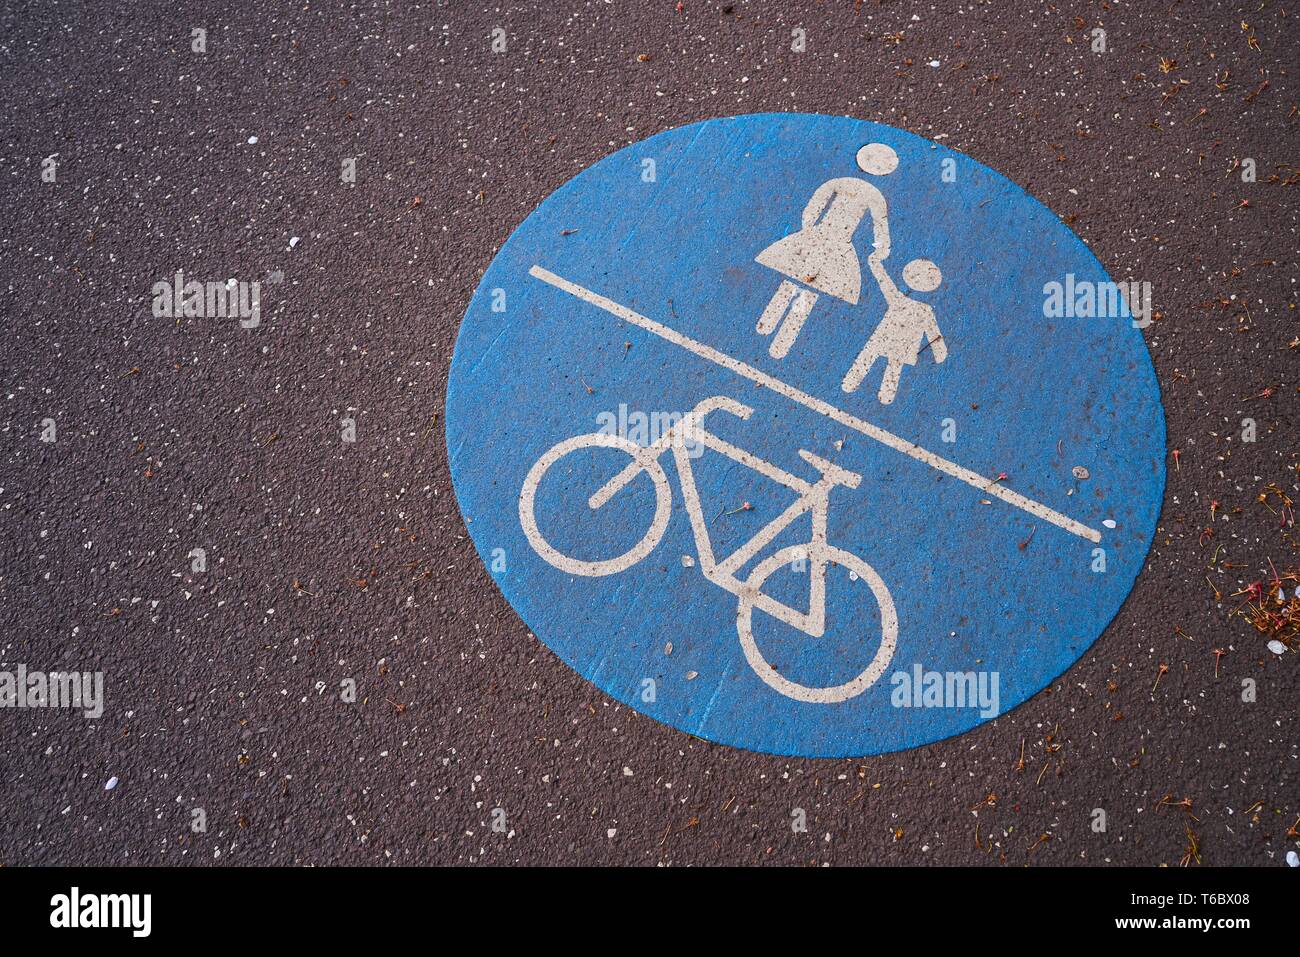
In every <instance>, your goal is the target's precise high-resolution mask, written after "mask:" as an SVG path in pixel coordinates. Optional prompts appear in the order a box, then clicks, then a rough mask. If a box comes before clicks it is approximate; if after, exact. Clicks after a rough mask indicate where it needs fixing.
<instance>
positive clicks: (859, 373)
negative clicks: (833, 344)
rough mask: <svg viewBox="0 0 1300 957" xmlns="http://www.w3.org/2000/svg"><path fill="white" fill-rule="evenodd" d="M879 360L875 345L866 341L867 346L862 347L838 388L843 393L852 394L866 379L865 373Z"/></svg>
mask: <svg viewBox="0 0 1300 957" xmlns="http://www.w3.org/2000/svg"><path fill="white" fill-rule="evenodd" d="M879 358H880V352H879V350H878V349H877V348H876V345H875V344H874V343H873V342H872V341H871V340H867V344H866V345H865V346H863V347H862V351H861V352H859V353H858V357H857V358H856V359H854V360H853V365H851V366H850V367H849V371H848V372H846V373H845V374H844V381H843V382H841V383H840V388H841V389H843V390H844V391H845V392H852V391H854V390H855V389H857V387H858V386H860V385H862V380H863V379H865V378H866V377H867V373H868V372H870V371H871V367H872V366H873V365H875V364H876V360H877V359H879Z"/></svg>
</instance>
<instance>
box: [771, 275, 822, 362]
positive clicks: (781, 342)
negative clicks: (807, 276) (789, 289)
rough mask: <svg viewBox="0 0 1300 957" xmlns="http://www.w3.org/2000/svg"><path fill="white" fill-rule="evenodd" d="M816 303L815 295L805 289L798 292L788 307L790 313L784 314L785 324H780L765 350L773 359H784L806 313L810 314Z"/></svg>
mask: <svg viewBox="0 0 1300 957" xmlns="http://www.w3.org/2000/svg"><path fill="white" fill-rule="evenodd" d="M816 301H817V293H815V292H811V291H809V290H807V289H800V290H799V296H798V298H796V299H795V301H794V303H793V304H792V305H791V306H790V311H789V312H787V313H786V314H785V322H783V323H781V328H780V329H778V330H777V331H776V336H775V338H773V339H772V345H771V347H770V348H769V349H768V350H767V351H768V352H770V353H771V354H772V358H773V359H784V358H785V354H786V353H787V352H789V351H790V347H791V346H792V345H794V340H795V339H796V338H798V336H799V330H800V329H802V328H803V324H804V322H805V321H806V320H807V318H808V313H810V312H812V307H813V303H815V302H816Z"/></svg>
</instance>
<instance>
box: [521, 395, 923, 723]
mask: <svg viewBox="0 0 1300 957" xmlns="http://www.w3.org/2000/svg"><path fill="white" fill-rule="evenodd" d="M719 409H720V410H722V411H724V412H728V413H730V414H732V415H734V416H737V417H738V418H740V419H742V420H744V419H748V418H749V417H750V415H752V414H753V411H754V410H753V409H752V408H750V407H749V406H747V405H743V404H742V403H740V402H737V401H735V400H734V399H730V398H728V397H726V396H714V397H712V398H709V399H705V400H703V401H702V402H700V403H699V404H698V405H696V407H695V408H694V409H692V410H691V411H690V412H689V413H688V414H687V415H685V416H684V417H683V418H682V420H681V422H680V423H678V424H677V425H676V426H674V427H673V428H672V429H670V430H669V431H668V432H666V433H664V434H663V435H662V436H660V437H659V439H658V440H657V441H655V442H654V443H653V444H651V445H648V446H642V445H637V444H636V443H635V442H632V441H631V440H629V439H626V438H623V437H621V436H617V435H610V434H607V433H602V432H596V433H591V434H589V435H577V436H574V437H573V438H571V439H565V440H564V441H562V442H559V443H558V444H556V445H555V446H553V447H552V448H551V449H550V450H549V451H547V452H546V453H544V454H543V455H542V457H541V458H540V459H538V460H537V462H536V463H534V465H533V467H532V468H531V469H530V470H529V472H528V475H527V477H526V478H525V479H524V485H523V489H522V490H521V492H520V495H519V521H520V524H521V525H522V526H523V530H524V534H525V535H526V536H527V538H528V541H529V543H530V544H531V545H532V546H533V548H534V549H536V551H537V553H538V554H539V555H541V556H542V558H544V559H545V560H546V561H547V562H549V563H550V564H551V565H553V566H555V567H556V568H558V569H560V570H561V571H565V572H569V573H570V574H574V575H586V576H599V575H613V574H615V573H617V572H621V571H625V570H627V569H628V568H631V567H632V566H633V565H635V564H636V563H637V562H639V561H641V559H643V558H645V557H646V556H647V555H649V554H650V553H651V552H652V551H654V549H655V547H656V546H657V545H658V544H659V542H660V540H661V539H662V538H663V535H664V531H665V530H666V529H667V528H668V520H669V518H670V515H671V511H672V490H671V488H670V487H669V485H668V477H667V475H665V474H664V470H663V466H662V465H660V463H659V457H660V456H661V455H662V454H663V452H664V451H665V450H666V449H669V448H671V449H672V453H673V462H674V464H675V465H676V466H677V474H678V479H679V481H680V482H681V486H682V497H683V498H684V499H685V502H686V511H687V513H688V515H689V516H690V520H691V531H692V533H693V534H694V537H695V548H696V551H697V552H698V553H699V565H700V571H701V572H703V574H704V577H705V578H706V579H707V580H708V581H711V582H713V583H714V584H715V585H718V586H720V587H721V588H723V589H725V590H726V591H728V592H730V593H731V594H733V595H735V596H736V597H737V599H738V600H739V601H738V605H737V614H736V628H737V631H738V632H739V636H740V645H741V648H742V649H743V650H744V652H745V658H746V660H747V661H748V662H749V665H750V667H751V668H753V669H754V673H755V674H757V675H758V677H759V678H761V679H762V680H763V681H764V682H765V683H766V684H767V685H768V686H769V687H771V688H773V689H775V690H776V691H778V692H780V693H781V694H783V695H785V696H786V697H789V698H794V699H795V700H797V701H804V702H809V703H814V704H834V703H836V702H840V701H847V700H848V699H849V698H853V697H855V696H856V695H859V694H861V693H862V692H863V691H865V690H866V689H867V688H870V687H871V686H872V685H873V684H874V683H875V682H876V680H877V679H878V678H879V677H880V676H881V675H882V674H883V673H884V670H885V668H886V667H887V666H888V665H889V662H890V659H892V658H893V656H894V648H895V645H896V644H897V641H898V615H897V612H896V611H895V609H894V600H893V598H892V596H891V595H890V594H889V589H888V588H886V587H885V583H884V581H882V580H881V578H880V576H879V575H878V574H877V573H876V570H875V569H874V568H872V567H871V566H870V565H868V564H867V563H866V562H864V561H863V560H862V559H861V558H859V557H858V556H856V555H853V554H851V553H850V552H847V551H845V550H843V549H841V548H836V547H835V546H833V545H830V544H828V543H827V541H826V525H827V514H828V512H829V510H830V492H831V489H832V488H834V487H835V486H837V485H843V486H844V487H846V488H857V487H858V485H859V483H860V482H861V481H862V476H860V475H857V474H856V473H854V472H850V471H848V470H846V469H842V468H840V467H839V466H837V465H835V464H834V463H831V462H828V461H826V460H825V459H823V458H820V457H818V456H816V455H814V454H813V453H811V452H809V451H807V450H805V449H800V450H799V455H800V456H801V457H802V458H803V460H804V461H805V462H807V463H808V464H810V465H812V466H813V467H814V468H816V469H817V470H818V471H819V472H820V473H821V477H820V478H819V479H817V481H815V482H811V483H810V482H807V481H805V480H803V479H801V478H799V477H798V476H796V475H792V474H790V473H789V472H786V471H785V470H783V469H781V468H779V467H777V466H776V465H773V464H772V463H771V462H767V461H764V460H763V459H760V458H758V457H757V456H755V455H753V454H751V453H749V452H747V451H745V450H744V449H741V448H737V447H736V446H734V445H731V444H730V443H728V442H725V441H723V440H722V439H720V438H718V437H717V436H716V435H713V434H712V433H710V432H708V431H706V430H705V429H704V427H703V425H702V420H703V418H704V417H705V416H706V415H708V414H709V413H710V412H713V411H715V410H719ZM682 436H685V437H687V438H688V441H689V442H692V443H698V444H701V445H703V446H704V447H705V448H708V449H712V450H713V451H715V452H720V453H721V454H722V455H725V456H726V457H727V458H729V459H732V460H734V461H736V462H739V463H741V464H742V465H744V466H746V467H747V468H750V469H753V470H754V471H756V472H758V473H760V474H761V475H764V476H766V477H767V478H769V479H771V480H772V481H774V482H777V483H779V484H781V485H784V486H786V487H787V488H789V489H792V490H793V491H794V492H795V493H796V494H797V497H796V499H795V501H794V504H792V505H791V506H790V507H789V508H787V509H786V510H785V511H784V512H782V513H781V514H780V515H779V516H777V518H775V519H773V520H772V521H771V522H769V523H768V524H767V525H765V526H764V527H763V528H762V529H760V530H759V531H758V533H757V534H755V535H754V537H753V538H751V539H750V540H749V541H748V542H746V543H744V544H743V545H741V546H740V547H739V548H738V549H737V550H736V551H735V552H733V553H732V554H731V555H730V556H727V557H725V558H724V559H723V560H722V561H717V560H716V559H715V556H714V553H713V543H712V541H711V540H710V537H709V530H708V527H707V525H706V524H705V520H704V512H703V509H702V507H701V505H700V497H699V494H698V491H697V489H696V485H695V476H694V472H693V471H692V468H691V455H690V452H689V451H688V450H687V448H686V443H685V442H683V441H681V437H682ZM591 448H612V449H620V450H621V451H623V452H626V453H627V454H628V455H629V456H631V458H632V461H631V462H630V463H628V465H627V466H626V467H625V468H624V469H623V470H622V471H621V472H619V473H618V474H617V475H615V476H614V477H613V478H611V479H610V480H609V481H608V482H606V483H605V484H604V485H602V486H601V487H600V488H599V489H597V490H596V492H595V493H594V494H593V495H592V496H591V497H590V498H589V499H588V500H587V504H588V506H589V507H590V508H592V509H593V510H594V509H599V508H600V507H601V506H603V505H605V504H606V503H607V502H609V501H610V499H612V498H613V497H614V496H615V495H616V494H618V492H619V491H620V490H621V489H623V488H625V487H626V486H627V485H629V484H630V483H631V482H632V481H633V480H634V479H635V478H637V476H639V475H640V474H641V473H643V472H644V473H645V474H646V475H647V476H649V477H650V480H651V482H653V483H654V488H655V513H654V518H653V519H652V521H651V522H650V528H649V530H648V531H646V533H645V535H644V536H643V537H642V539H641V540H640V541H639V542H638V543H637V544H636V545H634V546H633V547H632V548H631V549H629V550H628V551H627V552H624V553H623V554H622V555H619V556H618V557H616V558H610V559H605V560H603V561H583V560H580V559H576V558H571V557H570V556H568V555H564V554H562V553H561V552H559V551H558V550H556V549H555V548H554V547H553V546H552V545H551V544H550V543H549V542H547V541H546V539H545V538H544V537H543V536H542V533H541V531H540V530H539V529H538V527H537V518H536V515H535V514H534V504H535V500H536V496H537V489H538V486H539V485H540V484H541V481H542V478H543V476H545V475H546V472H547V471H548V470H549V469H550V468H551V466H553V465H554V464H555V463H556V462H557V461H559V460H560V459H561V458H563V457H564V456H566V455H568V454H569V453H570V452H576V451H578V450H580V449H591ZM805 512H811V513H812V537H811V540H810V541H809V542H808V543H807V544H806V545H791V546H788V547H786V548H782V549H780V550H778V551H777V552H776V553H775V554H773V555H771V556H769V557H768V558H766V559H764V560H763V561H761V562H759V563H758V565H756V566H755V568H754V569H753V571H751V572H750V574H749V577H748V578H747V579H746V580H744V581H741V580H740V579H739V578H737V577H736V573H737V572H738V571H739V570H740V568H741V567H743V566H744V565H745V563H746V562H748V561H749V560H750V559H751V558H753V557H754V556H755V555H756V554H758V552H759V551H760V550H761V549H763V548H764V547H765V546H767V545H768V544H769V543H770V542H772V541H773V540H774V539H775V538H776V537H777V536H778V535H779V534H781V532H782V531H784V530H785V529H786V528H787V527H789V526H790V524H791V523H792V522H794V521H795V520H796V519H797V518H799V517H800V516H801V515H803V514H804V513H805ZM799 560H804V561H805V562H806V563H807V567H808V570H809V572H810V577H811V583H810V596H809V607H808V612H807V613H806V614H805V613H804V612H801V611H799V610H798V609H797V608H792V607H790V606H789V605H786V604H784V603H782V602H780V601H777V600H776V599H775V598H772V597H771V596H769V595H765V594H763V592H762V587H763V583H764V582H765V581H767V579H768V577H769V576H770V575H771V574H772V573H773V572H774V571H776V569H778V568H780V567H781V566H783V565H794V563H796V562H798V561H799ZM828 565H833V566H836V567H841V568H845V569H847V570H848V571H849V573H850V578H851V579H853V580H856V581H863V582H866V584H867V585H868V586H869V587H870V589H871V592H872V594H873V595H874V596H875V600H876V604H877V605H878V606H879V609H880V628H881V635H880V647H879V649H878V650H877V651H876V654H875V657H874V658H872V660H871V662H870V664H868V665H867V667H866V668H864V669H863V670H862V672H861V673H860V674H858V676H857V677H855V678H853V679H852V680H850V681H847V682H845V683H843V684H837V685H832V686H830V687H823V688H811V687H808V686H806V685H801V684H797V683H796V682H793V681H791V680H789V679H788V678H786V677H784V676H783V675H781V674H780V673H779V672H778V671H777V670H776V668H774V667H773V666H772V665H771V664H770V663H769V662H768V661H767V660H766V659H765V658H764V657H763V655H762V653H761V652H760V651H759V650H758V645H757V643H756V642H755V641H754V633H753V613H754V608H755V607H757V608H759V609H761V610H763V611H765V612H767V613H768V614H769V615H771V616H773V617H774V618H777V619H779V620H780V621H782V622H785V623H786V624H787V625H790V626H792V627H794V628H797V629H799V630H800V631H802V632H803V633H804V634H806V635H808V636H809V637H812V638H821V637H822V636H823V635H824V634H825V631H826V569H827V566H828Z"/></svg>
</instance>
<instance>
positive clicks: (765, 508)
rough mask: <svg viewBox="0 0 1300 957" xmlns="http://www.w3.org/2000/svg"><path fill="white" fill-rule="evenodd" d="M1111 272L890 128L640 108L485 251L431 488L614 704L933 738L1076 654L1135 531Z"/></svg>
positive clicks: (522, 610) (990, 178)
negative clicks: (660, 125) (642, 118)
mask: <svg viewBox="0 0 1300 957" xmlns="http://www.w3.org/2000/svg"><path fill="white" fill-rule="evenodd" d="M1121 286H1122V288H1121ZM1121 286H1117V285H1116V284H1115V283H1113V282H1112V281H1111V279H1110V277H1108V276H1107V274H1106V272H1105V270H1104V269H1103V268H1102V266H1101V264H1100V263H1099V262H1098V261H1097V259H1096V258H1095V257H1094V256H1093V255H1092V253H1091V252H1090V251H1089V250H1088V249H1087V248H1086V247H1085V246H1084V245H1083V243H1082V242H1080V240H1079V239H1078V238H1077V237H1075V235H1074V234H1073V233H1072V232H1071V231H1070V230H1069V229H1068V228H1067V227H1066V226H1065V225H1063V224H1062V223H1061V221H1060V220H1059V219H1058V218H1057V216H1056V215H1054V214H1053V213H1052V212H1051V211H1050V210H1049V209H1047V208H1046V207H1044V206H1043V205H1042V204H1040V203H1039V202H1037V201H1036V200H1034V199H1033V198H1032V197H1030V196H1028V195H1027V194H1026V193H1025V192H1024V191H1023V190H1022V189H1020V188H1019V187H1018V186H1016V185H1015V184H1014V183H1012V182H1011V181H1009V180H1008V179H1006V178H1005V177H1003V176H1002V175H1001V174H999V173H997V172H995V171H994V170H992V169H989V168H988V167H986V166H983V165H981V164H979V163H977V162H975V161H974V160H972V159H970V158H969V157H967V156H964V155H962V154H960V153H956V152H954V151H952V150H949V149H947V148H945V147H943V146H941V145H938V144H936V143H933V142H931V141H929V140H926V139H923V138H921V137H918V136H915V135H913V134H910V133H906V132H903V131H901V130H897V129H894V128H892V127H888V126H883V125H880V124H875V123H869V122H865V121H861V120H854V119H847V118H838V117H829V116H818V115H805V114H758V115H751V116H741V117H732V118H727V119H717V120H710V121H707V122H703V123H696V124H692V125H690V126H686V127H682V128H680V129H676V130H670V131H668V132H665V133H661V134H658V135H656V136H653V137H651V138H649V139H647V140H645V141H643V142H640V143H636V144H634V145H632V146H629V147H627V148H625V149H623V150H620V151H619V152H617V153H615V154H613V155H612V156H609V157H607V158H606V159H604V160H602V161H600V162H599V163H597V164H595V165H594V166H592V167H591V168H589V169H587V170H585V171H583V172H582V173H580V174H579V175H578V176H576V177H574V178H573V179H572V180H571V181H569V182H568V183H567V184H565V185H564V186H563V187H561V188H560V189H559V190H557V191H556V192H555V193H554V194H553V195H551V196H550V197H549V198H548V199H546V200H545V201H544V202H543V203H542V204H541V206H539V207H538V208H537V210H535V211H534V212H533V213H532V214H531V215H530V216H529V217H528V218H527V220H526V221H525V222H524V223H523V224H522V225H521V226H520V227H519V228H518V229H517V230H516V231H515V232H514V234H513V235H512V236H511V237H510V239H509V240H508V241H507V242H506V244H505V246H504V247H503V248H502V250H501V252H500V253H499V254H498V255H497V256H496V258H495V259H494V260H493V262H492V264H491V266H490V267H489V268H488V270H487V273H486V274H485V276H484V277H483V281H482V283H481V284H480V286H479V288H478V291H477V292H476V294H475V296H474V298H473V301H472V302H471V303H470V306H469V309H468V311H467V312H466V315H465V319H464V322H463V323H462V325H461V329H460V334H459V338H458V340H457V343H456V350H455V355H454V357H453V360H452V369H451V375H450V383H449V385H448V394H447V445H448V454H449V459H450V463H451V469H452V479H453V483H454V486H455V490H456V495H457V499H458V501H459V504H460V508H461V511H462V513H463V515H464V517H465V521H466V525H467V527H468V529H469V532H470V535H471V536H472V538H473V540H474V543H475V545H476V547H477V549H478V552H479V554H480V556H481V557H482V559H483V561H484V563H485V564H486V565H487V567H488V569H489V570H490V572H491V573H492V575H493V577H494V578H495V579H496V581H497V583H498V584H499V586H500V588H501V590H502V592H503V593H504V594H505V596H506V598H507V599H508V600H509V601H510V603H511V605H512V606H513V607H514V608H515V610H516V611H517V612H518V613H519V615H520V616H521V617H522V618H523V620H524V621H525V622H526V623H527V625H528V627H529V628H530V629H531V630H532V631H533V632H534V633H535V634H536V635H537V636H538V637H539V638H540V639H541V640H542V641H543V642H545V643H546V645H547V646H548V647H549V648H551V649H552V650H553V651H555V653H556V654H558V655H559V656H560V657H561V658H563V659H564V661H565V662H567V663H568V664H569V665H570V666H571V667H572V668H573V669H574V670H576V671H577V672H578V673H579V674H581V675H582V676H583V677H584V678H586V679H588V680H589V681H591V682H592V683H594V684H595V685H596V686H598V687H599V688H600V689H601V690H602V691H604V692H605V693H607V694H609V695H610V696H612V697H614V698H616V699H618V700H619V701H622V702H624V703H625V704H627V705H628V706H630V707H632V708H634V709H636V710H637V711H639V712H641V713H643V714H646V715H649V716H651V717H654V718H656V719H658V720H660V721H663V722H665V723H667V724H670V725H672V726H673V727H676V728H678V729H680V730H683V731H686V732H689V733H691V734H694V735H698V736H700V737H703V738H707V739H710V740H713V741H718V742H722V743H724V744H728V745H734V746H737V747H743V748H749V749H753V750H756V751H765V752H771V753H776V754H789V755H803V756H825V757H843V756H857V755H867V754H878V753H882V752H888V751H896V750H901V749H904V748H910V747H915V746H917V745H921V744H925V743H927V742H931V741H936V740H939V739H941V738H945V737H949V736H951V735H955V734H959V733H961V732H963V731H966V730H969V729H970V728H972V727H974V726H976V725H978V724H980V723H982V722H984V721H987V720H991V719H992V718H994V717H996V716H997V715H998V714H1001V713H1004V712H1006V711H1007V710H1009V709H1010V708H1013V707H1015V706H1016V705H1018V704H1019V703H1021V702H1022V701H1024V700H1025V699H1027V698H1029V697H1030V696H1031V695H1033V694H1034V693H1036V692H1037V691H1039V690H1041V689H1042V688H1044V687H1046V686H1047V685H1048V684H1049V683H1050V682H1051V681H1052V680H1053V679H1055V678H1056V677H1057V676H1059V675H1061V674H1062V673H1063V672H1064V671H1065V670H1066V669H1067V668H1069V666H1070V665H1071V664H1073V663H1074V662H1075V661H1076V660H1078V658H1079V657H1080V656H1081V655H1082V654H1083V653H1084V652H1085V651H1086V650H1087V649H1088V647H1089V646H1090V645H1091V644H1092V643H1093V641H1095V640H1096V639H1097V637H1098V636H1099V635H1100V634H1101V632H1102V630H1103V629H1104V628H1105V626H1106V625H1107V624H1108V623H1109V622H1110V621H1111V619H1112V618H1113V617H1114V615H1115V614H1116V612H1117V611H1118V609H1119V607H1120V605H1121V604H1122V603H1123V601H1124V599H1125V597H1126V596H1127V595H1128V593H1129V591H1130V589H1131V588H1132V586H1133V582H1134V580H1135V578H1136V576H1137V574H1138V571H1139V570H1140V568H1141V566H1142V563H1143V561H1144V559H1145V556H1146V553H1147V550H1148V548H1149V546H1150V543H1151V538H1152V535H1153V533H1154V529H1155V524H1156V519H1157V514H1158V511H1159V507H1160V501H1161V497H1162V494H1163V489H1164V450H1165V431H1164V417H1163V410H1162V407H1161V404H1160V394H1159V388H1158V385H1157V382H1156V378H1155V373H1154V370H1153V368H1152V365H1151V361H1150V358H1149V356H1148V354H1147V350H1146V346H1145V342H1144V340H1143V337H1142V333H1141V330H1140V327H1141V326H1142V325H1144V317H1145V316H1147V315H1149V308H1150V300H1149V293H1147V294H1146V296H1145V297H1144V295H1143V291H1142V289H1141V288H1140V287H1138V286H1133V287H1132V288H1129V287H1128V286H1127V285H1126V284H1121Z"/></svg>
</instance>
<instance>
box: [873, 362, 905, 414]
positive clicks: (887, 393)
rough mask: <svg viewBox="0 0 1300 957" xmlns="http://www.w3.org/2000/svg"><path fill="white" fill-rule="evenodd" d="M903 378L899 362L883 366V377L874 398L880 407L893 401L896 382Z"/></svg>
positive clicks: (901, 365)
mask: <svg viewBox="0 0 1300 957" xmlns="http://www.w3.org/2000/svg"><path fill="white" fill-rule="evenodd" d="M902 377H903V364H902V363H901V362H892V361H891V362H890V363H889V364H888V365H887V366H885V375H884V377H883V378H882V379H881V380H880V391H879V392H877V393H876V398H877V399H879V400H880V403H881V404H882V405H889V403H891V402H893V401H894V395H895V393H897V392H898V380H899V379H901V378H902Z"/></svg>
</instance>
